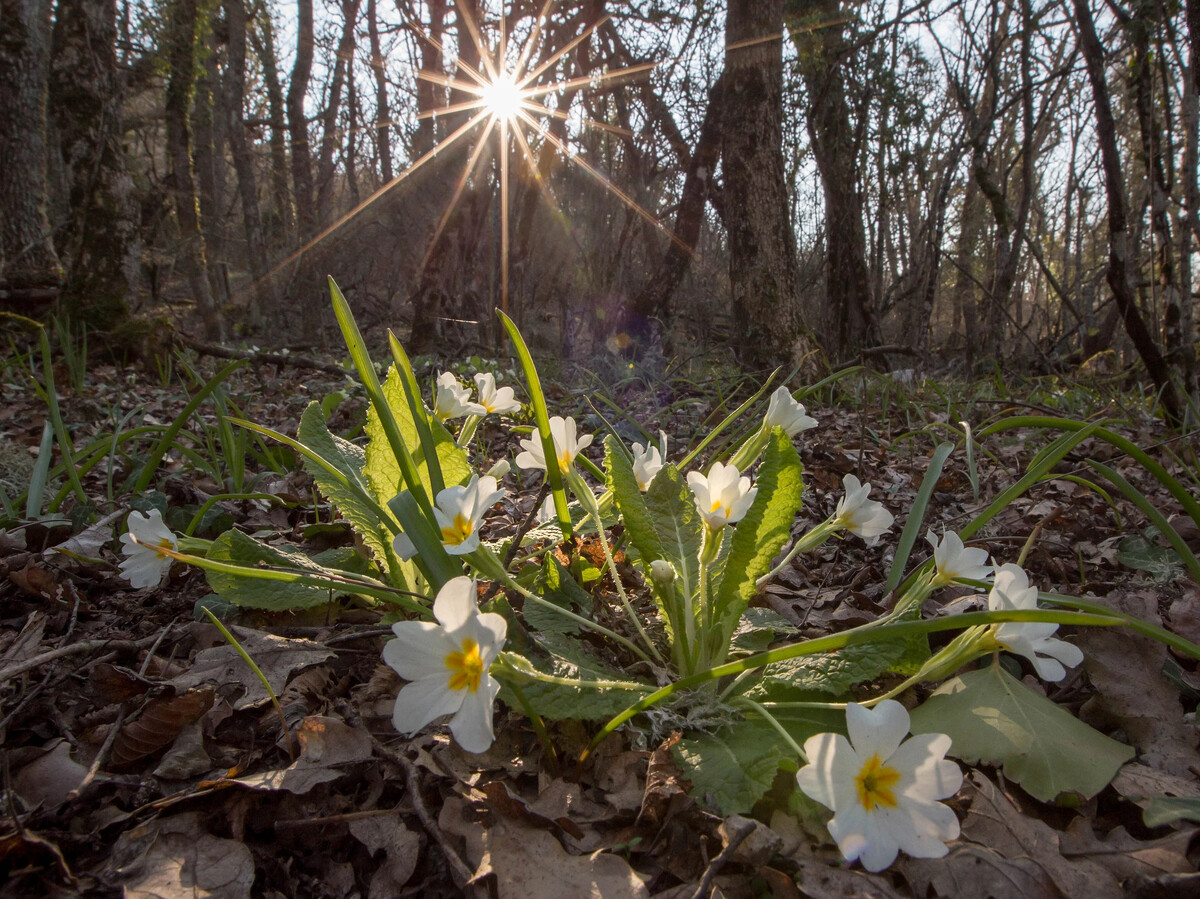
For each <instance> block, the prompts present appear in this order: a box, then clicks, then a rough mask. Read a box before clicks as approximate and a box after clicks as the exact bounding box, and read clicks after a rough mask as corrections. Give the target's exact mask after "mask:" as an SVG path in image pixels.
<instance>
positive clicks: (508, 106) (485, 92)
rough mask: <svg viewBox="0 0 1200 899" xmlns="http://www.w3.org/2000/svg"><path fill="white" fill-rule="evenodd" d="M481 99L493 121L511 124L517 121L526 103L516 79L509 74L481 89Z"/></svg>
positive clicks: (500, 76) (499, 77)
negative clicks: (503, 121) (505, 121)
mask: <svg viewBox="0 0 1200 899" xmlns="http://www.w3.org/2000/svg"><path fill="white" fill-rule="evenodd" d="M479 99H480V101H481V102H482V104H483V108H484V109H486V110H487V112H488V114H489V115H490V116H491V117H492V119H493V120H501V119H504V120H507V121H509V122H511V121H513V120H515V119H516V117H517V115H518V114H519V113H520V112H521V110H522V109H523V108H524V103H525V98H524V96H523V94H522V92H521V89H520V88H519V87H517V81H516V79H515V78H514V77H513V76H512V75H511V74H510V73H508V72H503V73H501V74H499V75H497V76H496V77H495V79H493V80H492V81H490V82H488V83H487V84H485V85H483V87H481V88H479Z"/></svg>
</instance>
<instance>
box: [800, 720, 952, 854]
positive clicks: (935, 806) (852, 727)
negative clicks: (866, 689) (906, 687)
mask: <svg viewBox="0 0 1200 899" xmlns="http://www.w3.org/2000/svg"><path fill="white" fill-rule="evenodd" d="M846 727H847V729H848V730H849V732H850V739H849V740H847V739H846V738H845V737H843V736H842V735H841V734H817V735H816V736H814V737H809V738H808V740H806V741H805V743H804V754H805V755H806V756H808V760H809V764H808V765H806V766H805V767H803V768H801V769H800V770H799V771H798V772H797V773H796V783H797V784H798V785H799V787H800V789H801V790H803V791H804V792H805V793H806V794H807V795H808V796H810V797H811V798H812V799H814V800H816V801H817V802H819V803H821V804H822V805H824V806H828V807H829V808H831V809H833V819H832V820H831V821H830V822H829V833H830V835H831V836H832V837H833V839H834V841H835V842H836V843H837V845H838V849H840V850H841V853H842V855H843V856H845V857H846V860H847V861H854V860H855V859H858V860H860V861H862V863H863V867H864V868H866V869H867V870H868V871H882V870H883V869H884V868H886V867H887V866H888V865H890V864H891V863H892V862H893V861H895V859H896V855H897V853H898V852H899V851H900V850H901V849H903V850H904V851H905V852H907V853H908V854H909V855H911V856H913V857H914V858H940V857H941V856H943V855H945V854H946V852H947V851H948V850H947V847H946V840H953V839H955V838H956V837H957V836H958V833H959V826H958V818H956V817H955V816H954V812H953V811H952V810H951V809H950V808H949V807H948V806H945V805H943V804H942V803H940V802H938V801H937V800H939V799H945V798H947V797H949V796H953V795H954V794H955V793H956V792H958V788H959V787H960V786H962V771H960V770H959V768H958V765H956V764H955V763H954V762H948V761H946V760H945V756H946V751H947V750H948V749H949V748H950V738H949V737H948V736H946V735H945V734H917V735H916V736H914V737H912V738H911V739H909V740H907V741H904V742H901V741H902V740H904V737H905V735H906V734H907V733H908V728H909V717H908V711H907V710H906V709H905V708H904V706H902V705H901V704H900V703H898V702H896V701H895V700H892V699H885V700H883V701H882V702H880V703H879V704H878V705H877V706H876V707H875V708H874V709H868V708H865V707H864V706H861V705H859V704H858V703H855V702H852V703H850V704H849V705H847V706H846Z"/></svg>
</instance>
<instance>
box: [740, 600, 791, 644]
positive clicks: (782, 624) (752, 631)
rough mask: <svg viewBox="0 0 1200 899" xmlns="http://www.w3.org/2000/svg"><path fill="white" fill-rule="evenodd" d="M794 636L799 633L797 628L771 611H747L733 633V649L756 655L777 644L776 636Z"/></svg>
mask: <svg viewBox="0 0 1200 899" xmlns="http://www.w3.org/2000/svg"><path fill="white" fill-rule="evenodd" d="M779 633H784V634H789V635H794V634H797V633H799V631H797V630H796V628H795V626H794V625H793V624H792V623H791V622H790V621H788V620H787V619H786V618H784V617H783V616H782V615H780V614H779V613H778V612H773V611H771V610H770V609H747V610H746V611H745V612H743V613H742V618H741V620H740V621H739V622H738V626H737V630H735V631H734V632H733V641H732V643H731V644H730V645H731V646H732V648H733V649H736V650H739V651H741V652H747V653H755V652H763V651H764V650H766V649H769V648H770V646H771V644H772V643H774V642H775V636H776V634H779Z"/></svg>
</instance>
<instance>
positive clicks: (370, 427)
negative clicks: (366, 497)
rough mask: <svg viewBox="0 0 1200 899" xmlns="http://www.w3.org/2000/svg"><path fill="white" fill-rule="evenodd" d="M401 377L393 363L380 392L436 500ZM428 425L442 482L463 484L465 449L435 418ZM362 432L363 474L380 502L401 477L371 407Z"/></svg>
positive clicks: (468, 474) (466, 473)
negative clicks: (364, 444)
mask: <svg viewBox="0 0 1200 899" xmlns="http://www.w3.org/2000/svg"><path fill="white" fill-rule="evenodd" d="M401 377H402V375H401V374H400V373H399V371H398V370H397V369H396V366H394V365H393V366H392V367H391V368H390V369H389V370H388V376H387V380H386V381H385V382H384V384H383V395H384V397H385V399H387V403H388V406H390V407H391V410H392V414H393V415H394V416H395V417H396V423H397V424H398V425H399V427H400V436H402V437H403V438H404V444H405V446H407V447H408V449H409V452H411V453H412V456H413V461H414V462H415V463H416V466H417V473H418V475H419V476H420V478H421V483H422V484H423V485H424V486H425V490H426V492H427V493H429V494H430V499H431V500H436V497H435V496H433V493H432V489H433V488H432V483H431V482H430V479H429V466H427V465H426V464H425V457H424V454H423V452H422V450H421V442H420V438H419V437H418V435H417V427H416V424H414V422H413V417H412V410H411V409H410V408H409V407H408V400H407V399H406V398H405V396H404V385H403V383H402V381H401ZM429 428H430V430H431V431H432V434H433V442H434V444H435V445H436V446H437V455H438V460H439V461H440V462H441V466H442V477H443V478H444V479H445V481H446V486H448V487H449V486H453V485H455V484H465V483H466V482H467V481H469V480H470V479H471V474H472V472H471V465H470V463H469V462H468V460H467V453H466V451H465V450H463V449H462V448H461V447H459V446H457V445H456V444H455V442H454V438H453V437H452V436H451V435H450V432H449V431H447V430H446V428H445V426H444V425H443V424H442V423H441V422H440V421H438V420H437V419H436V418H431V419H430V422H429ZM366 432H367V437H368V438H369V442H368V443H367V451H366V461H365V463H364V465H363V474H364V476H365V477H366V479H367V483H368V484H370V485H371V493H372V495H373V496H374V497H375V499H376V501H377V502H379V503H380V504H381V505H382V504H385V503H387V501H388V500H390V499H391V498H392V497H393V496H395V495H396V494H397V493H399V492H400V491H401V489H403V488H404V486H405V484H404V476H403V475H402V474H401V472H400V462H399V461H398V460H397V459H396V454H395V453H394V452H393V451H392V446H391V444H390V443H389V442H388V439H387V434H386V433H385V432H384V430H383V424H382V423H381V422H380V420H379V416H378V415H377V414H376V412H375V409H374V407H373V406H372V407H371V408H370V409H368V410H367V425H366Z"/></svg>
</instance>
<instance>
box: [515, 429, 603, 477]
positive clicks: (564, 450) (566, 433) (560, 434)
mask: <svg viewBox="0 0 1200 899" xmlns="http://www.w3.org/2000/svg"><path fill="white" fill-rule="evenodd" d="M550 436H551V437H552V438H554V454H555V455H556V456H557V457H558V470H559V471H560V472H562V473H563V474H566V473H567V472H568V471H570V470H571V463H572V462H574V461H575V457H576V456H578V455H579V453H580V451H581V450H583V449H584V448H586V447H589V446H591V445H592V435H591V434H584V435H583V436H582V437H579V438H576V436H575V419H573V418H569V417H568V418H563V417H562V416H561V415H556V416H554V417H553V418H552V419H550ZM521 446H522V447H524V450H525V451H524V452H522V453H518V454H517V465H519V466H520V467H521V468H541V469H543V470H544V469H545V468H546V454H545V452H544V451H543V450H542V438H541V435H540V434H538V432H537V431H534V432H533V433H532V434H531V435H530V436H529V437H527V438H523V439H522V440H521Z"/></svg>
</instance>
